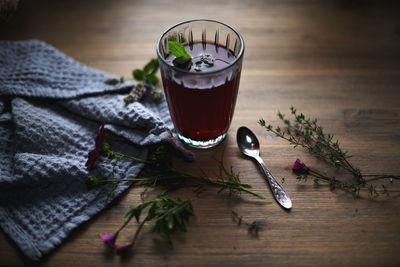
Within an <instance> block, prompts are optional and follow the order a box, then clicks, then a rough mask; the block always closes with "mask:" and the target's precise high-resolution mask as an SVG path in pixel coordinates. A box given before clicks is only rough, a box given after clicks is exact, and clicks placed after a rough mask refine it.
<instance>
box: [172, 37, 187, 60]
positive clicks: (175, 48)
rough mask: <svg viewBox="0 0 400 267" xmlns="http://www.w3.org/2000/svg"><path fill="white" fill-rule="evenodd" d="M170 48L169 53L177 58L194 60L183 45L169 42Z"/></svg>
mask: <svg viewBox="0 0 400 267" xmlns="http://www.w3.org/2000/svg"><path fill="white" fill-rule="evenodd" d="M168 46H169V51H170V52H171V54H173V55H174V56H175V57H177V58H178V57H184V58H192V57H191V56H190V55H189V53H188V52H187V51H186V49H185V47H184V46H183V45H182V44H181V43H179V42H175V41H169V42H168Z"/></svg>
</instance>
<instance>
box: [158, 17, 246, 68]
mask: <svg viewBox="0 0 400 267" xmlns="http://www.w3.org/2000/svg"><path fill="white" fill-rule="evenodd" d="M196 21H199V22H201V21H208V22H214V23H217V24H220V25H223V26H225V27H228V28H229V29H231V30H232V31H233V32H234V33H235V34H236V35H237V36H238V37H239V40H240V51H239V53H238V56H237V57H236V58H235V60H234V61H232V62H231V63H230V64H229V65H227V66H226V67H223V68H221V69H217V70H214V71H206V72H190V71H188V70H185V69H181V68H178V67H175V66H173V65H170V64H168V62H167V61H166V60H165V58H164V57H163V56H162V54H161V51H160V43H161V39H162V38H163V37H164V36H165V35H166V34H167V33H168V32H169V31H171V30H173V29H174V28H176V27H178V26H179V25H182V24H185V23H190V22H196ZM156 49H157V55H158V58H161V60H162V61H163V62H164V63H165V64H166V65H168V67H170V68H172V69H173V70H175V71H178V72H182V73H187V74H191V75H208V74H214V73H218V72H221V71H224V70H226V69H229V68H230V67H231V66H232V65H234V64H236V62H238V61H239V60H240V59H241V58H242V56H243V53H244V41H243V38H242V35H240V33H239V32H238V31H236V30H235V29H234V28H232V27H231V26H229V25H228V24H225V23H223V22H220V21H216V20H212V19H191V20H186V21H182V22H179V23H177V24H175V25H173V26H171V27H169V28H168V29H167V30H166V31H164V32H163V34H161V36H160V38H159V39H158V41H157V46H156Z"/></svg>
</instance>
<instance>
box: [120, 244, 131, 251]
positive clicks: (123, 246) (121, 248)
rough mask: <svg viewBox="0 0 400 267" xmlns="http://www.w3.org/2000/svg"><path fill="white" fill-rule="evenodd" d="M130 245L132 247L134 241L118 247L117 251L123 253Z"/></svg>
mask: <svg viewBox="0 0 400 267" xmlns="http://www.w3.org/2000/svg"><path fill="white" fill-rule="evenodd" d="M130 247H132V243H125V244H123V245H122V246H119V247H117V253H122V252H124V251H125V250H127V249H128V248H130Z"/></svg>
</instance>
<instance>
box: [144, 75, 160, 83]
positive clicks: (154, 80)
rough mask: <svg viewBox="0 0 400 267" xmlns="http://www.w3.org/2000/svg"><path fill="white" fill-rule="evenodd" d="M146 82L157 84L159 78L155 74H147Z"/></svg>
mask: <svg viewBox="0 0 400 267" xmlns="http://www.w3.org/2000/svg"><path fill="white" fill-rule="evenodd" d="M146 82H147V83H149V84H151V85H157V83H158V78H157V76H155V75H154V74H147V75H146Z"/></svg>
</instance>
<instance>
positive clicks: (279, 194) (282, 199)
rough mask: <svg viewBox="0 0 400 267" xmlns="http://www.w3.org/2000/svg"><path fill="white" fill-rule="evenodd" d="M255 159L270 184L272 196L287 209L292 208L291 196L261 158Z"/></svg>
mask: <svg viewBox="0 0 400 267" xmlns="http://www.w3.org/2000/svg"><path fill="white" fill-rule="evenodd" d="M255 159H256V160H257V161H258V163H260V165H261V169H262V170H263V171H264V173H265V176H266V180H267V181H268V183H269V186H270V188H271V191H272V194H273V195H274V197H275V199H276V201H277V202H278V203H279V204H280V205H281V206H282V207H284V208H285V209H290V208H292V201H291V200H290V198H289V196H288V195H287V194H286V192H285V190H283V188H282V186H281V185H280V184H279V183H278V182H277V181H276V179H275V178H274V176H272V174H271V171H270V170H269V169H268V168H267V166H266V165H265V163H264V161H263V160H262V158H261V157H260V156H258V157H255Z"/></svg>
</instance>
